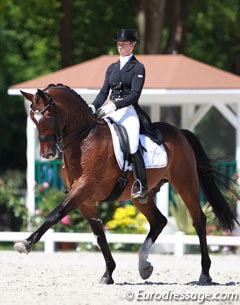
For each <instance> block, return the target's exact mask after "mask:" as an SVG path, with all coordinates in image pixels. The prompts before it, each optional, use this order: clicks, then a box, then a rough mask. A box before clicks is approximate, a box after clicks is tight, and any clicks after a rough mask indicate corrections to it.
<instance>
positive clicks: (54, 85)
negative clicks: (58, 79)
mask: <svg viewBox="0 0 240 305" xmlns="http://www.w3.org/2000/svg"><path fill="white" fill-rule="evenodd" d="M48 89H66V90H69V91H70V92H71V93H73V94H74V95H75V96H77V97H78V98H79V99H80V100H81V101H82V102H84V103H85V104H86V106H88V104H87V102H86V101H85V100H84V99H83V98H82V97H81V95H79V94H78V93H77V92H76V91H75V90H73V89H72V88H70V87H69V86H67V85H64V84H61V83H58V84H49V85H48V86H47V87H46V88H45V89H43V91H46V90H48Z"/></svg>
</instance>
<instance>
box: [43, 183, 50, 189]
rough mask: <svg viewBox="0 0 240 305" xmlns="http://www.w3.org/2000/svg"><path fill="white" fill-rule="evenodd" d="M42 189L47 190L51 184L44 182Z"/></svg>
mask: <svg viewBox="0 0 240 305" xmlns="http://www.w3.org/2000/svg"><path fill="white" fill-rule="evenodd" d="M42 187H43V188H44V189H47V188H48V187H49V183H48V182H46V181H45V182H43V183H42Z"/></svg>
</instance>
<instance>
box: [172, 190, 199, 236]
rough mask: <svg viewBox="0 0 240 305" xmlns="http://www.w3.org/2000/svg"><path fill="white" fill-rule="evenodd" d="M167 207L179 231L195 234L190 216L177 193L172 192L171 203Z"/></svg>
mask: <svg viewBox="0 0 240 305" xmlns="http://www.w3.org/2000/svg"><path fill="white" fill-rule="evenodd" d="M169 209H170V212H171V214H172V216H173V217H174V218H175V221H176V224H177V228H178V230H179V231H182V232H184V233H185V234H189V235H191V234H195V229H194V227H193V225H192V218H191V216H190V214H189V212H188V209H187V208H186V206H185V204H184V202H183V200H182V199H181V197H180V196H179V195H178V194H177V193H175V194H173V203H171V204H170V206H169Z"/></svg>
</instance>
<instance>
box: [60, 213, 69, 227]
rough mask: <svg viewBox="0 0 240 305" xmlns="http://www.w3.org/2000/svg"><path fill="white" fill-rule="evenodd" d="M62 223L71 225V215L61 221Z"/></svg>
mask: <svg viewBox="0 0 240 305" xmlns="http://www.w3.org/2000/svg"><path fill="white" fill-rule="evenodd" d="M61 223H62V224H64V225H70V223H71V218H70V216H69V215H66V216H65V217H63V219H62V220H61Z"/></svg>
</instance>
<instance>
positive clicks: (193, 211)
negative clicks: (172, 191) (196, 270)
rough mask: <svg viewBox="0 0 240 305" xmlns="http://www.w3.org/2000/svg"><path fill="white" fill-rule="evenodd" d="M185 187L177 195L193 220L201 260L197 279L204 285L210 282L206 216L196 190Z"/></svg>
mask: <svg viewBox="0 0 240 305" xmlns="http://www.w3.org/2000/svg"><path fill="white" fill-rule="evenodd" d="M186 185H189V187H186V188H184V191H182V192H179V194H180V196H181V197H182V199H183V201H184V203H185V204H186V206H187V208H188V210H189V213H190V215H191V217H192V219H193V226H194V228H195V230H196V232H197V235H198V237H199V242H200V249H201V257H202V260H201V264H202V272H201V275H200V278H199V282H200V283H202V284H206V283H209V282H211V281H212V279H211V276H210V275H209V269H210V266H211V260H210V257H209V254H208V246H207V238H206V235H207V233H206V216H205V215H204V213H203V211H202V208H201V205H200V202H199V198H198V191H197V189H198V188H194V190H193V191H191V186H190V185H191V183H189V184H187V183H186ZM175 188H176V187H175ZM176 190H177V188H176ZM195 190H196V191H195Z"/></svg>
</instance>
